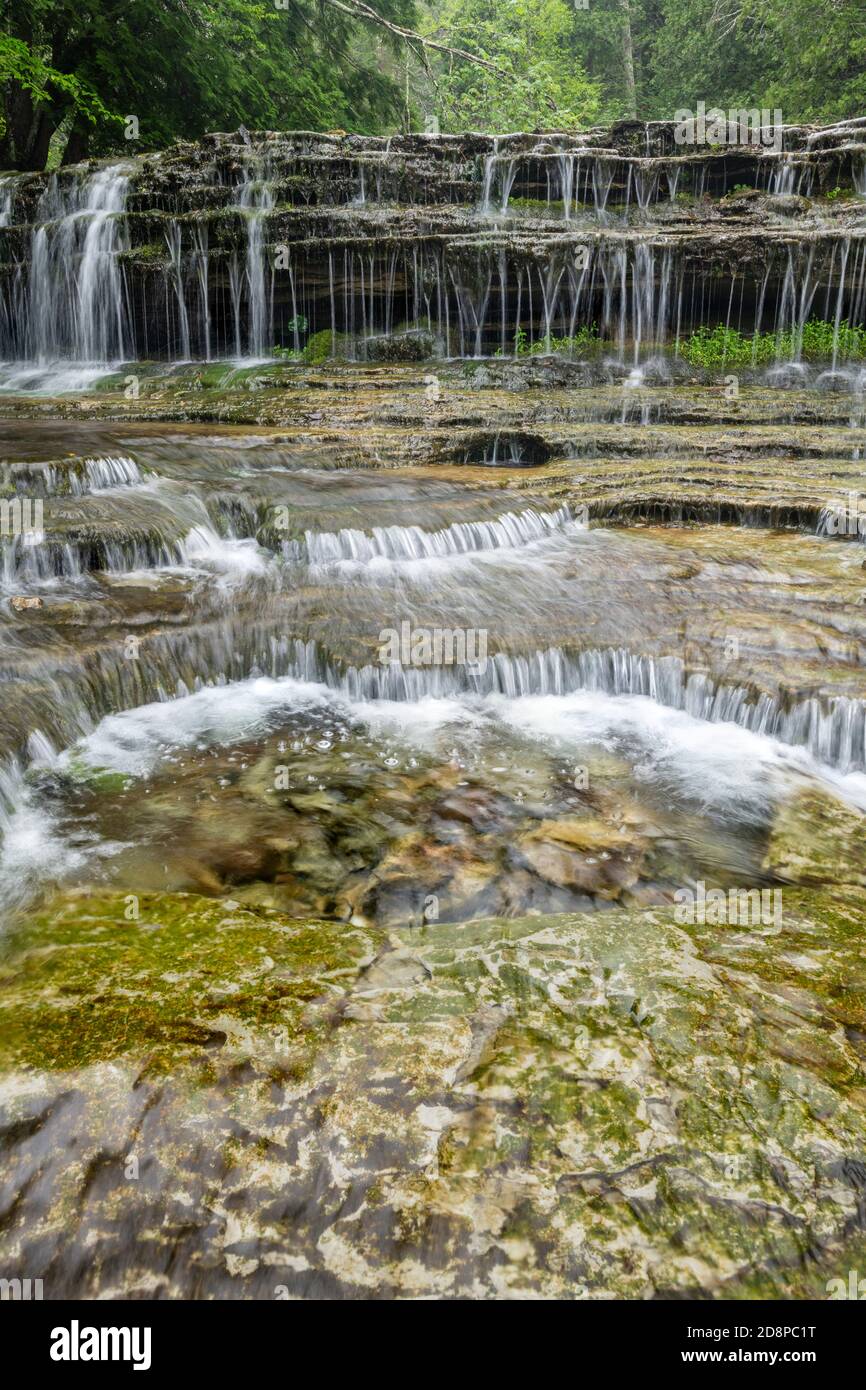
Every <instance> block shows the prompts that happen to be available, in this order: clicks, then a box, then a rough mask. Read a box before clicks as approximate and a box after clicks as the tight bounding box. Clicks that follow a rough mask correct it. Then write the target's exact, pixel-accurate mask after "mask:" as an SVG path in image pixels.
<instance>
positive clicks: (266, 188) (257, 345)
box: [235, 168, 274, 358]
mask: <svg viewBox="0 0 866 1390" xmlns="http://www.w3.org/2000/svg"><path fill="white" fill-rule="evenodd" d="M257 173H258V171H256V170H254V169H252V168H245V170H244V181H243V183H242V185H241V189H240V197H239V199H238V207H239V208H240V209H241V210H242V212H243V213H244V216H245V218H246V221H247V247H246V263H245V269H244V285H245V290H246V299H247V323H248V328H247V356H248V357H252V358H261V357H264V356H265V355H266V354H267V353H268V352H269V350H270V348H271V347H272V346H273V327H272V320H273V313H272V305H271V297H270V291H271V287H270V273H269V269H268V265H267V257H266V247H265V236H266V232H265V228H266V220H267V214H268V213H269V212H270V210H271V208H272V207H273V205H274V200H273V193H272V190H271V187H270V184H269V183H268V181H267V171H266V170H263V171H261V177H257ZM236 283H238V282H236ZM235 321H236V323H239V321H240V306H239V305H238V306H237V307H236V309H235ZM238 336H239V335H238Z"/></svg>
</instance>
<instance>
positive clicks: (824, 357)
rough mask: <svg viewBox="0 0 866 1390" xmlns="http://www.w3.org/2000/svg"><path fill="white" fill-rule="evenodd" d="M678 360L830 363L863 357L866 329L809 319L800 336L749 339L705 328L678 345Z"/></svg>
mask: <svg viewBox="0 0 866 1390" xmlns="http://www.w3.org/2000/svg"><path fill="white" fill-rule="evenodd" d="M679 352H680V356H681V357H684V358H685V360H686V361H687V362H688V363H689V365H690V366H692V367H706V368H714V367H725V366H728V367H761V366H766V365H768V364H769V363H771V362H775V361H777V360H779V359H782V360H785V359H795V358H798V357H802V358H804V359H805V360H806V361H812V362H825V361H830V360H831V359H832V358H833V356H834V353H835V354H836V355H837V356H839V357H841V358H852V357H853V358H862V357H866V329H863V328H856V327H853V328H852V327H851V325H850V324H849V323H848V321H847V319H843V320H842V322H841V323H840V324H839V325H838V328H837V326H836V325H835V324H833V323H828V322H827V320H826V319H810V320H809V322H808V323H806V324H804V325H803V330H802V333H801V334H796V333H794V332H792V331H791V330H786V331H785V332H784V333H755V334H753V335H752V336H751V337H748V336H745V335H744V334H742V333H740V332H739V330H738V329H736V328H726V327H725V326H724V324H718V325H717V326H716V327H715V328H708V327H706V326H704V327H701V328H697V329H695V331H694V333H692V334H691V336H690V337H689V338H687V339H685V341H684V342H682V343H680V347H679Z"/></svg>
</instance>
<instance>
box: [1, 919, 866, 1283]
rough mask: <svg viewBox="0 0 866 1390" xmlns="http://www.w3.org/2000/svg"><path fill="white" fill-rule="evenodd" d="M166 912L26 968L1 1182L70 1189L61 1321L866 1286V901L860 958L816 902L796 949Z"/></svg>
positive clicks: (630, 922) (77, 922)
mask: <svg viewBox="0 0 866 1390" xmlns="http://www.w3.org/2000/svg"><path fill="white" fill-rule="evenodd" d="M140 906H141V917H140V920H139V921H138V922H127V921H126V919H125V916H124V900H123V899H119V898H113V897H109V896H105V895H99V894H97V895H95V896H91V897H89V898H88V897H87V896H84V895H81V896H77V897H76V896H69V895H67V896H66V897H64V898H63V899H61V900H60V901H59V902H58V903H57V904H56V905H55V907H54V908H53V909H52V910H47V911H45V912H43V913H41V914H39V915H37V916H36V917H35V918H34V920H33V922H32V923H31V924H30V925H29V926H28V927H26V928H22V929H19V932H18V933H16V934H15V935H14V936H13V937H12V938H11V939H10V941H9V943H8V945H7V949H6V954H5V957H4V962H3V964H4V982H3V995H4V1011H3V1013H4V1016H3V1036H4V1038H5V1039H6V1042H5V1047H6V1054H5V1055H6V1062H7V1067H8V1066H9V1065H10V1064H12V1063H14V1062H17V1063H18V1064H19V1065H18V1067H17V1069H16V1070H13V1071H8V1070H7V1073H6V1076H5V1078H4V1079H2V1082H0V1084H2V1086H3V1089H4V1090H5V1095H6V1102H7V1110H8V1112H9V1115H10V1125H9V1127H8V1128H7V1131H6V1137H5V1139H4V1140H3V1141H2V1143H0V1172H3V1173H6V1174H7V1176H8V1170H9V1168H10V1165H13V1166H14V1167H15V1169H16V1171H18V1172H21V1171H30V1169H31V1168H32V1165H33V1164H34V1163H36V1162H37V1161H38V1162H39V1164H40V1165H41V1172H40V1181H39V1184H38V1188H34V1189H33V1190H32V1191H31V1189H29V1188H28V1189H26V1190H22V1192H21V1196H20V1200H19V1204H18V1206H17V1207H16V1211H15V1213H14V1215H13V1216H12V1217H11V1221H12V1225H13V1227H14V1232H13V1235H14V1240H15V1250H16V1251H17V1254H16V1256H15V1259H14V1260H12V1261H11V1263H10V1267H9V1269H8V1271H7V1274H8V1277H12V1276H14V1275H15V1274H16V1273H17V1268H18V1264H17V1263H16V1262H18V1263H20V1265H21V1268H22V1269H24V1268H25V1267H26V1268H27V1269H29V1270H30V1272H31V1277H41V1276H42V1275H43V1274H44V1275H45V1276H46V1277H47V1278H49V1280H50V1284H49V1287H48V1290H47V1293H50V1294H51V1296H61V1295H62V1294H63V1293H67V1294H69V1293H73V1292H77V1293H78V1295H79V1296H87V1295H91V1296H92V1295H93V1293H94V1292H96V1291H98V1290H102V1291H103V1293H104V1291H105V1289H106V1288H109V1287H110V1288H112V1289H114V1290H115V1292H117V1293H119V1292H123V1293H125V1294H127V1295H128V1294H130V1293H136V1292H137V1293H139V1294H143V1293H144V1292H146V1291H147V1290H150V1291H151V1296H152V1295H153V1290H154V1289H155V1288H158V1289H159V1290H160V1291H161V1296H184V1295H185V1296H197V1297H202V1296H204V1297H259V1298H261V1297H266V1298H273V1297H284V1296H298V1297H308V1296H315V1295H316V1291H318V1292H319V1293H320V1294H321V1292H322V1290H327V1291H328V1293H329V1295H330V1296H333V1297H353V1298H357V1297H394V1296H403V1297H420V1296H428V1297H436V1296H439V1297H473V1298H499V1297H521V1298H524V1297H568V1298H614V1297H635V1298H646V1297H650V1296H653V1295H657V1296H658V1295H660V1296H683V1295H686V1296H703V1297H726V1296H731V1295H732V1294H735V1293H737V1292H742V1291H744V1290H745V1291H747V1292H748V1295H749V1296H751V1297H783V1298H785V1297H799V1296H803V1294H804V1293H809V1292H811V1293H813V1294H814V1293H815V1292H819V1291H821V1289H822V1286H823V1287H826V1283H827V1281H828V1280H829V1279H830V1278H832V1277H836V1276H838V1275H840V1274H843V1275H844V1274H845V1272H846V1271H847V1269H848V1268H849V1267H852V1266H851V1264H850V1261H851V1259H852V1258H853V1253H856V1250H855V1249H854V1246H852V1243H851V1237H850V1236H849V1232H850V1230H851V1229H852V1225H853V1223H854V1222H855V1220H856V1217H857V1213H858V1211H859V1210H860V1203H861V1200H862V1193H861V1188H862V1182H863V1173H864V1172H866V1087H864V1076H863V1053H862V1035H861V1034H859V1033H858V1032H857V1030H856V1029H854V1028H852V1027H850V1026H846V1025H845V1024H843V1022H842V1020H841V1018H840V1017H839V1016H838V1013H837V1012H835V1010H836V1008H837V1004H838V1001H837V1000H835V999H834V998H833V997H832V990H830V991H828V989H827V985H826V982H825V980H824V978H823V975H824V973H825V972H826V971H828V970H830V971H831V972H833V971H838V970H844V968H845V967H846V965H847V968H848V972H849V974H850V975H851V977H852V978H853V977H854V976H855V975H856V973H857V969H858V961H860V957H862V939H863V937H862V926H863V912H862V906H861V910H860V915H859V928H860V930H859V935H855V934H854V932H853V931H849V927H850V923H849V922H848V921H846V917H845V910H844V905H842V904H837V911H836V912H832V913H831V912H826V911H825V905H824V902H823V899H822V898H820V897H817V896H815V895H809V894H805V893H804V894H802V895H801V896H800V898H799V900H798V902H797V905H796V912H795V913H794V914H793V915H792V920H791V922H790V925H789V924H787V923H786V924H785V926H783V928H782V930H781V931H779V930H778V929H776V928H775V927H773V928H770V929H768V930H760V929H759V930H749V931H745V930H739V929H732V928H728V929H714V930H713V931H710V930H709V929H707V928H704V929H700V930H686V929H684V928H683V927H681V926H678V925H676V924H675V922H674V921H673V920H672V918H673V914H672V911H671V909H668V908H664V909H653V910H650V911H642V912H641V911H634V910H628V909H615V910H611V911H605V912H596V913H589V914H585V915H582V914H575V915H565V916H556V917H537V918H524V919H520V920H516V921H502V920H488V921H478V922H471V923H468V924H465V925H462V926H456V925H455V926H450V925H439V924H431V925H429V926H427V927H424V928H419V929H417V930H415V931H408V930H406V931H401V932H396V933H393V934H392V935H390V936H388V937H383V936H379V937H375V936H373V935H371V934H370V933H364V932H357V931H355V930H354V929H352V928H350V927H347V926H345V925H343V924H331V925H324V924H321V923H304V922H291V921H289V920H287V919H285V918H283V917H281V916H279V914H276V913H269V912H261V911H251V910H239V909H238V908H237V907H236V906H233V905H232V904H230V903H227V902H224V901H216V900H208V899H201V898H194V897H185V896H182V895H181V896H176V897H167V896H160V895H154V896H152V897H146V896H143V897H142V899H141V904H140ZM849 909H850V910H851V911H852V912H853V911H855V910H856V909H855V908H854V907H853V906H852V905H851V904H849ZM809 934H811V939H812V941H813V943H814V947H815V949H813V951H812V958H811V959H804V958H802V957H803V953H802V951H801V950H800V943H801V941H802V939H803V938H804V936H809ZM818 942H823V943H824V948H825V950H826V948H827V944H828V943H829V945H830V948H831V952H832V965H831V964H830V963H829V962H830V960H831V957H830V956H829V955H827V954H825V955H824V956H823V957H822V956H821V955H820V953H819V952H818V949H817V946H818ZM780 957H787V963H786V969H787V971H788V976H787V978H786V979H785V980H780V979H779V978H778V977H777V973H776V964H775V963H776V962H777V961H778V959H779V958H780ZM860 963H861V964H862V962H860ZM861 974H862V970H861ZM280 1030H283V1032H284V1033H285V1034H287V1035H288V1038H289V1051H288V1055H280V1054H279V1053H278V1051H277V1050H276V1049H275V1046H274V1041H273V1039H274V1036H275V1034H279V1031H280ZM153 1050H156V1052H157V1055H158V1056H159V1055H161V1056H162V1057H163V1059H167V1058H169V1057H171V1058H172V1059H173V1060H172V1065H171V1067H170V1068H168V1069H162V1070H160V1068H157V1067H154V1066H153V1065H152V1064H151V1065H149V1066H148V1059H149V1058H150V1057H151V1054H152V1052H153ZM24 1063H26V1064H27V1065H26V1066H23V1067H22V1064H24ZM57 1067H61V1068H77V1070H62V1071H60V1072H59V1073H58V1072H56V1071H55V1070H53V1069H54V1068H57ZM70 1121H71V1122H72V1123H74V1132H75V1136H76V1143H75V1148H74V1151H70V1150H69V1148H68V1126H69V1123H70ZM133 1159H134V1160H135V1164H136V1172H135V1176H136V1178H137V1180H136V1181H132V1180H130V1179H129V1173H128V1171H127V1170H128V1167H129V1164H130V1161H131V1160H133ZM81 1242H85V1243H86V1248H87V1253H88V1258H87V1260H86V1261H82V1260H81V1259H80V1257H79V1253H77V1252H80V1248H81ZM204 1249H206V1251H207V1261H206V1266H205V1265H203V1264H202V1251H203V1250H204ZM852 1251H853V1253H852ZM119 1271H122V1272H120V1273H119ZM804 1271H806V1273H804ZM154 1281H155V1282H154ZM280 1290H282V1292H280ZM286 1291H288V1292H287V1293H286Z"/></svg>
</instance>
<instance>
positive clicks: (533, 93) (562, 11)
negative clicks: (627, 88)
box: [427, 0, 600, 131]
mask: <svg viewBox="0 0 866 1390" xmlns="http://www.w3.org/2000/svg"><path fill="white" fill-rule="evenodd" d="M574 15H575V11H574V9H573V7H572V5H571V4H570V3H568V0H445V3H444V4H442V5H439V6H437V7H436V8H435V10H434V11H433V12H432V13H431V17H430V27H429V29H428V31H427V32H429V33H435V34H436V36H437V37H440V36H447V39H448V42H449V43H450V44H455V45H457V46H458V47H462V48H471V50H472V51H473V52H474V53H475V54H476V55H478V56H479V57H480V58H482V59H484V60H486V62H487V63H488V65H489V66H487V67H481V66H479V65H478V64H469V63H457V62H454V61H452V60H448V59H444V58H439V59H437V60H436V61H435V62H434V63H433V78H434V87H433V90H432V92H431V93H430V94H429V99H428V103H427V104H428V105H429V106H432V108H433V110H434V111H435V113H436V114H437V116H438V118H439V120H440V123H441V125H442V127H443V128H444V129H446V130H450V131H462V130H488V131H509V130H512V131H513V130H532V129H534V128H544V129H548V130H550V129H560V130H561V129H563V128H574V127H580V126H585V125H587V124H591V123H592V121H594V120H595V119H596V118H597V117H598V114H599V110H600V102H599V91H598V86H597V84H596V83H594V82H592V81H591V80H590V79H589V78H588V77H587V76H586V73H585V71H584V69H583V66H582V64H581V62H580V60H579V58H578V56H577V53H576V50H575V43H574Z"/></svg>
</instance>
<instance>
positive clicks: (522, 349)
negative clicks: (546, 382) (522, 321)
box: [496, 323, 602, 357]
mask: <svg viewBox="0 0 866 1390" xmlns="http://www.w3.org/2000/svg"><path fill="white" fill-rule="evenodd" d="M601 346H602V343H601V339H600V338H599V336H598V328H597V327H596V325H595V324H594V323H591V324H584V325H583V326H582V327H581V328H579V329H578V330H577V332H576V333H574V334H572V335H571V336H570V337H565V338H554V337H551V339H550V341H549V342H548V340H547V338H537V339H536V340H535V341H534V342H530V341H529V337H528V335H527V332H526V329H525V328H518V330H517V332H516V333H515V335H514V348H513V351H512V352H506V353H504V354H503V352H502V349H501V348H500V349H499V351H498V352H497V353H496V356H497V357H502V356H506V357H510V356H512V355H513V356H515V357H535V356H539V355H541V354H543V353H547V352H555V353H556V354H557V355H558V356H560V357H578V356H581V355H582V356H586V354H587V353H588V352H595V351H597V350H598V348H600V347H601Z"/></svg>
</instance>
